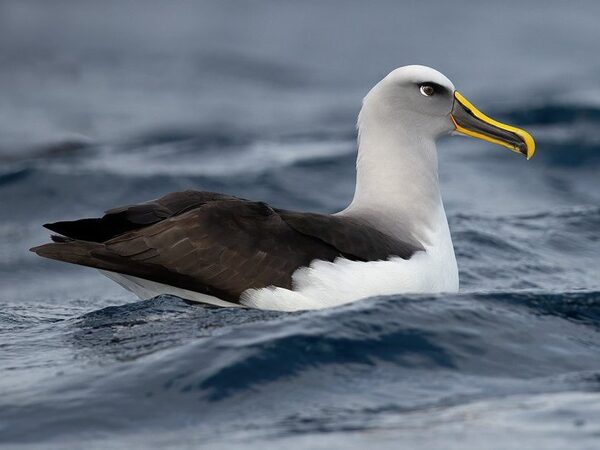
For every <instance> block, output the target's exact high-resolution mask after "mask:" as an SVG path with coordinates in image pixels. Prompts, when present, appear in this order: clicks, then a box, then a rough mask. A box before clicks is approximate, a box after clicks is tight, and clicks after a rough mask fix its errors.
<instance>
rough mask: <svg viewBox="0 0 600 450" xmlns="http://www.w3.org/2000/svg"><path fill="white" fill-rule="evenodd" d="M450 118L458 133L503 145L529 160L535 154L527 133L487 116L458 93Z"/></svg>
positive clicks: (455, 96) (532, 142)
mask: <svg viewBox="0 0 600 450" xmlns="http://www.w3.org/2000/svg"><path fill="white" fill-rule="evenodd" d="M450 117H451V118H452V122H454V127H455V129H456V132H457V133H460V134H464V135H466V136H472V137H475V138H478V139H483V140H484V141H488V142H492V143H494V144H498V145H501V146H503V147H506V148H508V149H510V150H512V151H513V152H516V153H521V154H522V155H524V156H525V157H526V158H527V159H531V157H532V156H533V154H534V153H535V141H534V140H533V138H532V137H531V135H530V134H529V133H528V132H527V131H525V130H522V129H520V128H517V127H513V126H511V125H506V124H504V123H501V122H498V121H497V120H494V119H492V118H490V117H488V116H486V115H485V114H483V113H482V112H481V111H479V110H478V109H477V108H475V106H473V104H472V103H471V102H470V101H469V100H467V99H466V98H465V97H463V95H462V94H461V93H460V92H458V91H454V106H453V107H452V113H451V114H450Z"/></svg>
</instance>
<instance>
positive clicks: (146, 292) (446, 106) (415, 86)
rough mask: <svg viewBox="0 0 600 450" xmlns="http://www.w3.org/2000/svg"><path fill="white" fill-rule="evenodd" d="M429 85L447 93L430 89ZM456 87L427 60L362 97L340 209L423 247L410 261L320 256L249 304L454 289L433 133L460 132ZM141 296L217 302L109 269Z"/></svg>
mask: <svg viewBox="0 0 600 450" xmlns="http://www.w3.org/2000/svg"><path fill="white" fill-rule="evenodd" d="M423 82H430V83H435V84H437V85H439V86H442V87H443V88H445V91H446V92H447V93H450V95H445V96H444V95H438V96H437V97H436V96H426V95H425V94H424V93H423V92H422V91H420V90H419V85H420V84H421V83H423ZM452 92H454V85H453V84H452V83H451V82H450V80H448V79H447V78H446V77H445V76H444V75H442V74H441V73H439V72H437V71H435V70H433V69H430V68H428V67H423V66H406V67H402V68H400V69H396V70H395V71H393V72H391V73H390V74H389V75H388V76H387V77H385V78H384V79H383V80H382V81H381V82H379V83H378V84H377V85H376V86H375V87H374V88H373V89H372V90H371V91H370V92H369V94H368V95H367V96H366V97H365V99H364V101H363V107H362V109H361V112H360V115H359V118H358V157H357V163H356V167H357V179H356V190H355V194H354V199H353V200H352V203H351V204H350V205H349V206H348V208H346V209H345V210H344V211H342V212H340V213H338V214H339V215H341V216H347V217H354V218H360V219H361V220H364V221H366V222H368V223H369V224H370V225H371V226H373V227H375V228H377V229H378V230H379V231H381V232H383V233H385V234H388V235H389V236H393V237H395V238H397V239H399V240H402V241H405V242H413V243H419V244H420V245H421V246H423V248H424V249H425V250H424V251H420V252H417V253H415V254H414V255H413V256H412V257H411V258H410V259H408V260H403V259H400V258H390V259H389V260H386V261H372V262H357V261H350V260H347V259H343V258H338V259H336V260H335V261H334V262H327V261H319V260H316V261H313V262H312V263H311V264H310V266H309V267H303V268H300V269H298V270H297V271H296V272H295V273H294V274H293V277H292V280H293V283H292V285H293V289H292V290H288V289H283V288H278V287H267V288H264V289H249V290H247V291H245V292H244V293H243V294H242V296H241V303H242V304H243V305H244V306H249V307H255V308H264V309H276V310H285V311H291V310H299V309H314V308H326V307H330V306H336V305H340V304H343V303H347V302H351V301H354V300H358V299H361V298H365V297H371V296H375V295H389V294H406V293H438V292H456V291H457V290H458V268H457V265H456V259H455V256H454V248H453V246H452V239H451V237H450V231H449V229H448V221H447V219H446V214H445V212H444V206H443V203H442V196H441V193H440V188H439V181H438V162H437V149H436V144H435V143H436V140H437V139H438V138H439V137H440V136H442V135H445V134H449V133H450V132H451V131H453V130H454V125H453V123H452V121H451V119H450V113H451V110H452V106H453V96H452V95H451V93H452ZM106 275H107V276H109V277H110V278H111V279H113V280H115V281H116V282H118V283H119V284H121V285H122V286H123V287H125V288H126V289H129V290H130V291H132V292H134V293H136V294H137V295H139V296H140V297H141V298H151V297H154V296H156V295H159V294H172V295H176V296H179V297H182V298H185V299H188V300H192V301H200V302H204V303H210V304H214V305H219V306H238V305H234V304H232V303H229V302H224V301H223V300H219V299H217V298H214V297H209V296H206V295H203V294H199V293H195V292H190V291H185V290H182V289H178V288H174V287H171V286H165V285H162V284H160V283H156V282H152V281H147V280H142V279H139V278H135V277H131V276H128V275H120V274H114V273H106Z"/></svg>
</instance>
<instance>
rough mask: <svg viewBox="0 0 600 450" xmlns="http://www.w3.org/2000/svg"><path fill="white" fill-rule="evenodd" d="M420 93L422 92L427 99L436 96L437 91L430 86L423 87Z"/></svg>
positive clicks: (424, 85)
mask: <svg viewBox="0 0 600 450" xmlns="http://www.w3.org/2000/svg"><path fill="white" fill-rule="evenodd" d="M419 91H421V94H423V95H424V96H425V97H431V96H432V95H433V94H435V89H434V88H433V86H430V85H428V84H423V85H421V87H420V88H419Z"/></svg>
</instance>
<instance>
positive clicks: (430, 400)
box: [0, 0, 600, 449]
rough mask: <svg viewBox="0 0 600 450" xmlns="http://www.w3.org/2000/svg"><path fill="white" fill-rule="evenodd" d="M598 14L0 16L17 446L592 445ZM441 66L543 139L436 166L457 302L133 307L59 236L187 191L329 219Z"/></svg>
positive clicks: (561, 8)
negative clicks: (364, 122)
mask: <svg viewBox="0 0 600 450" xmlns="http://www.w3.org/2000/svg"><path fill="white" fill-rule="evenodd" d="M599 18H600V3H598V2H596V1H578V2H563V1H552V0H551V1H529V2H523V1H503V2H476V1H469V0H455V1H452V2H444V1H430V0H420V1H405V2H400V1H376V2H366V1H339V0H331V1H312V0H306V1H302V2H296V1H268V0H263V1H254V2H236V1H229V0H226V1H223V0H219V1H216V0H215V1H197V2H192V1H179V0H177V1H169V2H167V1H160V2H159V1H156V0H145V1H134V0H130V1H117V0H103V1H89V0H85V1H84V0H79V1H75V0H73V1H67V0H55V1H53V2H47V1H41V0H40V1H33V0H2V1H0V394H1V395H0V445H4V446H6V448H29V447H32V448H34V447H35V448H40V447H41V448H86V449H89V448H135V447H144V448H164V447H175V446H180V447H188V448H197V447H200V446H206V447H209V448H232V447H236V446H239V447H244V448H261V449H263V448H282V447H283V446H287V447H288V448H301V447H306V448H344V449H347V448H357V449H359V448H365V447H366V446H375V447H376V448H394V449H396V448H407V449H418V448H445V449H452V448H456V449H466V448H477V449H485V448H498V449H510V448H519V449H522V448H545V449H552V448H570V449H574V448H582V449H583V448H590V449H591V448H598V445H600V442H599V439H600V438H599V436H600V393H599V390H600V358H599V355H600V334H599V333H600V269H599V263H600V257H599V254H600V240H599V228H600V203H599V200H600V188H599V183H598V179H599V177H598V171H599V169H600V133H599V132H598V129H599V126H600V59H599V58H598V52H599V44H598V43H599V42H600V27H598V20H599ZM406 64H426V65H430V66H433V67H435V68H437V69H438V70H440V71H442V72H443V73H445V74H446V75H447V76H448V77H449V78H450V79H452V80H453V81H454V83H455V85H456V86H457V88H458V89H459V90H461V92H463V93H464V94H465V95H466V96H467V98H469V99H470V100H472V101H473V102H474V103H475V104H476V105H478V106H479V107H481V109H482V110H483V111H485V112H487V113H489V114H490V115H492V116H493V117H497V118H499V119H503V120H506V121H509V122H510V123H515V124H518V125H521V126H523V127H525V128H527V129H528V130H530V131H531V132H532V134H534V136H535V137H536V139H537V143H538V153H537V155H536V156H535V158H534V159H533V160H532V161H530V162H526V161H525V160H524V159H522V158H520V157H518V156H517V155H515V154H512V153H510V152H507V151H506V150H504V149H501V148H499V147H494V146H492V145H489V144H486V143H483V142H481V141H474V140H470V139H466V138H450V139H447V140H445V141H443V142H441V143H440V146H439V151H440V176H441V181H442V185H443V191H444V197H445V204H446V211H447V213H448V216H449V221H450V225H451V229H452V232H453V239H454V243H455V247H456V253H457V258H458V263H459V267H460V273H461V288H462V292H461V293H460V294H458V295H452V296H438V297H425V298H424V297H406V296H396V297H385V298H376V299H368V300H365V301H361V302H357V303H355V304H352V305H347V306H344V307H340V308H336V309H332V310H326V311H318V312H303V313H294V314H282V313H274V312H265V311H240V310H229V309H212V308H206V307H201V306H189V305H187V304H185V303H184V302H182V301H181V300H179V299H177V298H171V297H163V298H158V299H155V300H151V301H142V302H140V301H136V299H135V298H134V297H133V296H132V295H131V294H129V293H127V292H124V291H122V290H121V289H120V288H119V287H118V286H116V285H114V284H112V283H111V282H110V281H109V280H108V279H105V278H103V277H102V276H100V275H99V274H97V273H96V272H95V271H93V270H89V269H85V268H80V267H73V266H69V265H66V264H59V263H56V262H51V261H46V260H42V259H41V258H37V257H35V256H34V255H33V254H31V253H29V252H28V251H27V250H28V248H29V247H31V246H33V245H37V244H39V243H42V242H44V241H46V240H47V233H46V231H44V230H43V229H42V228H41V224H42V223H45V222H50V221H55V220H59V219H75V218H79V217H83V216H97V215H98V214H99V213H100V212H101V211H103V210H105V209H108V208H110V207H113V206H116V205H121V204H128V203H133V202H138V201H145V200H148V199H151V198H155V197H158V196H161V195H163V194H164V193H167V192H170V191H174V190H182V189H187V188H195V189H202V190H215V191H220V192H227V193H231V194H236V195H240V196H243V197H245V198H253V199H259V200H263V201H267V202H270V203H272V204H273V205H275V206H278V207H285V208H294V209H299V210H315V211H323V212H333V211H337V210H339V209H341V208H343V207H344V206H345V205H346V204H347V202H348V201H349V200H350V198H351V195H352V192H353V185H354V178H353V177H354V159H355V151H356V146H355V129H354V125H355V120H356V115H357V113H358V111H359V108H360V103H361V99H362V97H363V96H364V95H365V94H366V92H367V91H368V90H369V89H370V87H371V86H372V85H373V84H375V83H376V82H377V81H378V80H379V79H381V78H382V77H383V76H385V75H386V74H387V73H388V72H389V71H390V70H392V69H393V68H395V67H398V66H402V65H406Z"/></svg>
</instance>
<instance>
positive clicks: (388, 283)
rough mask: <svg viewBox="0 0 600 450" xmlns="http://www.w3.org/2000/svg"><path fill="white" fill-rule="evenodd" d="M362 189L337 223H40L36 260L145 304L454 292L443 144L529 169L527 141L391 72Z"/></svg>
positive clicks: (151, 216) (435, 86)
mask: <svg viewBox="0 0 600 450" xmlns="http://www.w3.org/2000/svg"><path fill="white" fill-rule="evenodd" d="M357 129H358V139H357V142H358V156H357V161H356V188H355V192H354V197H353V199H352V202H351V203H350V205H349V206H348V207H347V208H345V209H344V210H343V211H340V212H338V213H335V214H317V213H311V212H297V211H289V210H284V209H279V208H276V207H272V206H269V205H267V204H265V203H263V202H260V201H252V200H246V199H243V198H238V197H234V196H231V195H225V194H218V193H214V192H202V191H184V192H175V193H170V194H167V195H165V196H164V197H161V198H159V199H157V200H152V201H149V202H147V203H141V204H136V205H129V206H122V207H118V208H115V209H111V210H109V211H107V212H106V213H105V215H104V216H103V217H101V218H91V219H81V220H75V221H64V222H56V223H50V224H46V225H44V226H45V227H46V228H48V229H49V230H51V231H53V232H54V233H56V234H55V235H52V236H51V238H52V241H53V242H51V243H48V244H45V245H41V246H39V247H34V248H32V249H31V250H32V251H33V252H35V253H37V254H38V255H40V256H43V257H45V258H51V259H55V260H59V261H64V262H68V263H73V264H79V265H82V266H88V267H93V268H95V269H99V270H100V271H101V272H102V273H103V274H105V275H106V276H108V277H109V278H111V279H112V280H114V281H116V282H117V283H119V284H120V285H122V286H123V287H124V288H126V289H128V290H130V291H132V292H133V293H135V294H137V295H138V296H139V297H140V298H142V299H148V298H152V297H155V296H157V295H161V294H171V295H175V296H178V297H180V298H183V299H186V300H189V301H194V302H201V303H205V304H211V305H217V306H227V307H234V306H236V307H240V306H243V307H254V308H262V309H274V310H286V311H291V310H302V309H316V308H324V307H330V306H336V305H340V304H343V303H347V302H351V301H354V300H358V299H362V298H365V297H371V296H375V295H387V294H409V293H441V292H456V291H458V287H459V279H458V267H457V263H456V258H455V255H454V248H453V245H452V238H451V235H450V230H449V227H448V221H447V219H446V213H445V211H444V205H443V202H442V195H441V192H440V185H439V181H438V157H437V149H436V141H437V140H438V139H439V138H440V137H442V136H444V135H448V134H462V135H467V136H471V137H475V138H479V139H483V140H485V141H489V142H492V143H495V144H499V145H501V146H504V147H506V148H508V149H510V150H512V151H514V152H516V153H520V154H522V155H524V156H525V157H526V158H527V159H530V158H531V157H532V156H533V154H534V151H535V143H534V141H533V138H532V137H531V135H529V133H527V132H526V131H524V130H522V129H520V128H516V127H513V126H510V125H506V124H503V123H500V122H498V121H496V120H493V119H491V118H489V117H488V116H486V115H485V114H483V113H482V112H480V111H479V110H478V109H477V108H476V107H475V106H473V105H472V104H471V103H470V102H469V101H468V100H467V99H466V98H465V97H464V96H463V95H462V94H461V93H459V92H458V91H456V90H455V88H454V85H453V84H452V82H451V81H450V80H449V79H448V78H446V77H445V76H444V75H442V74H441V73H440V72H438V71H436V70H434V69H432V68H429V67H425V66H416V65H413V66H405V67H400V68H398V69H395V70H394V71H392V72H391V73H390V74H388V75H387V76H386V77H385V78H384V79H383V80H381V81H380V82H379V83H377V84H376V85H375V86H374V87H373V88H372V89H371V90H370V91H369V93H368V94H367V95H366V97H365V98H364V100H363V104H362V109H361V110H360V113H359V115H358V122H357Z"/></svg>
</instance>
